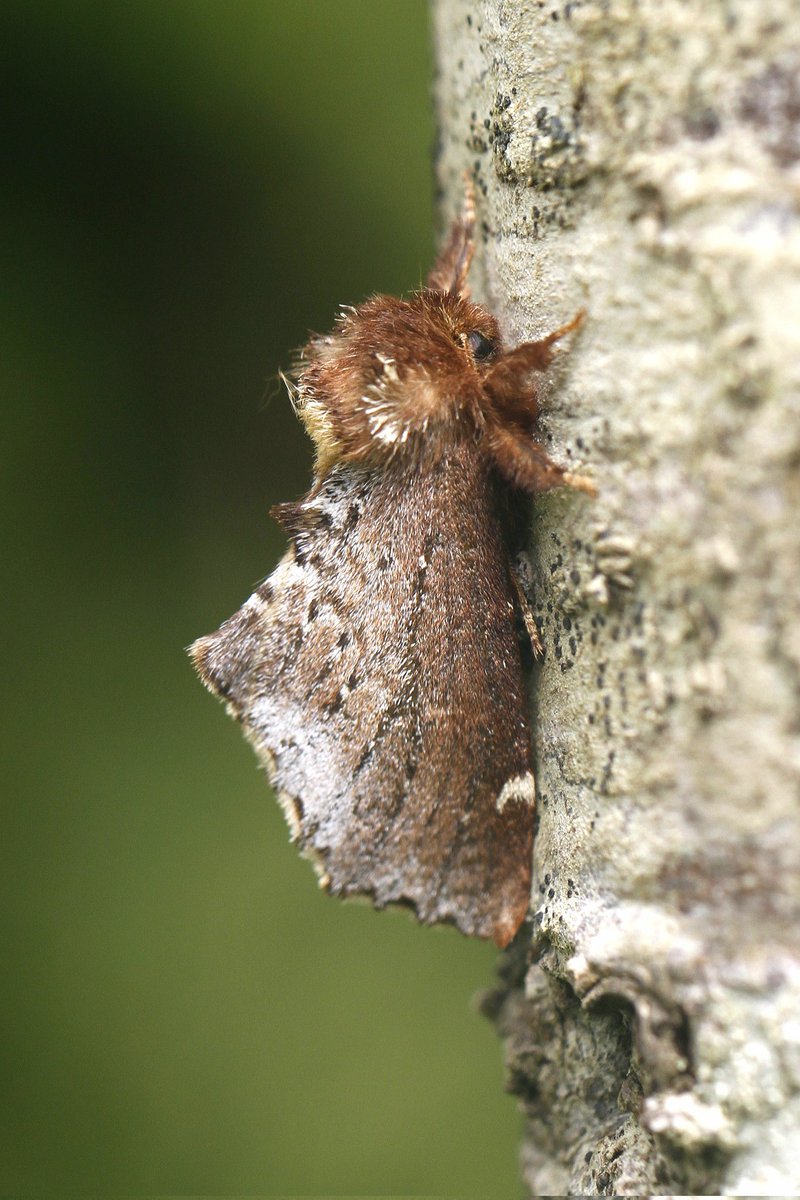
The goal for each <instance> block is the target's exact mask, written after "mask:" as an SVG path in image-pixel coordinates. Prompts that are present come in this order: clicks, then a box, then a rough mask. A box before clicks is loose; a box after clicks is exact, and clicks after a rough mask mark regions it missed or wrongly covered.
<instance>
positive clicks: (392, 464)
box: [190, 191, 593, 946]
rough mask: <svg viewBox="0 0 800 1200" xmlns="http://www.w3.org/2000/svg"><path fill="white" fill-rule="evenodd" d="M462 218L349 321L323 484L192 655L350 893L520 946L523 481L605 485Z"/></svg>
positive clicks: (329, 417)
mask: <svg viewBox="0 0 800 1200" xmlns="http://www.w3.org/2000/svg"><path fill="white" fill-rule="evenodd" d="M474 222H475V212H474V204H473V200H472V194H471V191H470V192H468V195H467V201H466V204H465V208H464V212H463V214H462V215H461V217H460V218H458V219H457V220H456V221H455V222H454V224H453V226H452V230H451V232H450V236H449V239H448V241H447V243H446V245H445V247H444V249H443V250H442V252H441V254H440V255H439V258H438V260H437V262H436V264H435V266H434V268H433V270H432V271H431V273H430V275H429V276H428V280H427V285H426V286H425V287H424V288H422V289H421V290H420V291H418V292H416V293H414V294H413V295H411V296H409V297H408V299H403V300H399V299H394V298H392V297H390V296H376V297H374V298H372V299H370V300H367V301H366V303H364V304H361V305H359V306H358V307H357V308H352V309H347V310H345V311H343V312H342V314H341V315H340V316H339V319H338V320H337V322H336V325H335V326H334V329H333V332H332V333H331V334H329V335H328V336H327V337H315V338H312V340H311V341H310V342H309V344H308V346H307V347H306V348H305V350H304V351H303V353H302V356H301V360H300V364H299V366H298V369H297V373H296V376H295V382H294V384H291V385H290V392H291V395H292V400H293V403H294V406H295V409H296V411H297V413H298V415H299V416H300V419H301V420H302V422H303V424H304V425H305V427H306V429H307V430H308V433H309V434H310V436H311V438H312V440H313V442H314V445H315V449H316V462H315V468H314V481H313V485H312V488H311V491H310V492H309V493H308V495H307V496H306V497H305V498H304V499H302V500H300V501H299V502H298V503H296V504H283V505H280V506H279V507H278V508H277V510H276V511H275V515H276V516H277V519H278V520H279V521H280V523H281V524H282V525H283V527H284V529H285V530H286V532H287V533H288V535H289V537H290V539H291V544H290V547H289V550H288V551H287V553H286V555H285V556H284V558H283V559H282V560H281V562H280V563H279V564H278V566H277V568H276V569H275V571H274V572H273V574H272V575H271V576H270V578H269V579H268V580H267V581H266V582H265V583H263V584H262V585H261V586H260V587H259V588H258V589H257V590H256V592H254V594H253V595H252V596H251V597H250V599H249V600H248V601H247V602H246V603H245V604H244V605H243V607H242V608H241V609H240V610H239V612H237V613H236V614H235V615H234V616H233V617H231V618H230V619H229V620H228V621H226V622H225V623H224V624H223V625H222V627H221V628H220V629H219V630H218V631H217V632H216V633H213V634H211V635H209V636H208V637H204V638H200V639H199V640H198V641H196V642H195V643H194V645H193V646H192V647H191V649H190V654H191V657H192V659H193V661H194V663H195V666H196V667H197V670H198V671H199V673H200V676H201V678H202V680H203V682H204V683H205V685H206V686H207V687H208V688H209V689H210V690H211V691H212V692H214V693H215V694H216V695H218V696H219V697H221V698H222V699H223V700H224V701H225V704H226V706H227V708H228V711H229V712H230V713H231V714H232V715H233V716H234V717H235V718H236V719H237V720H238V721H240V722H241V724H242V726H243V727H244V731H245V734H246V735H247V737H248V739H249V740H250V741H251V742H252V744H253V746H254V747H255V749H256V752H257V754H258V756H259V758H260V759H261V761H262V763H263V764H264V766H265V767H266V769H267V772H268V774H269V777H270V780H271V782H272V784H273V786H274V788H275V790H276V792H277V795H278V798H279V800H280V801H281V804H282V806H283V809H284V811H285V814H286V817H287V820H288V823H289V825H290V827H291V831H292V838H293V840H295V841H296V842H297V843H298V844H299V847H300V849H301V851H302V853H303V854H304V855H306V856H307V857H308V858H310V859H311V860H312V861H313V862H314V864H315V866H316V868H317V870H318V872H319V876H320V882H321V886H323V887H324V888H326V889H327V890H328V891H329V892H331V893H332V894H333V895H337V896H352V895H367V896H369V897H370V898H371V899H372V901H373V903H374V904H375V905H376V907H378V908H382V907H384V905H387V904H408V905H410V906H412V907H413V909H414V910H415V912H416V915H417V917H418V919H419V920H420V921H423V922H425V923H429V924H432V923H435V922H449V923H452V924H455V925H456V926H457V927H458V928H459V929H460V930H461V931H462V932H463V933H465V934H470V935H474V936H477V937H492V938H494V940H495V942H496V943H497V944H498V945H500V946H505V945H506V944H507V943H508V942H509V941H510V940H511V938H512V937H513V935H514V934H515V932H516V931H517V929H518V928H519V926H520V924H521V922H522V921H523V919H524V917H525V914H526V912H527V910H528V902H529V893H530V884H531V858H532V841H533V815H534V812H533V810H534V800H535V786H534V778H533V772H532V762H531V734H530V726H529V719H528V701H527V695H526V687H525V678H524V673H523V666H522V658H521V649H520V644H519V635H518V631H517V614H518V613H519V614H520V615H521V616H522V618H523V620H524V622H525V625H526V627H527V629H528V632H529V635H530V636H531V639H532V642H533V645H534V649H535V650H538V649H540V644H539V641H538V634H537V632H536V626H535V623H534V621H533V617H532V615H531V613H530V611H529V609H528V607H527V603H526V601H525V599H524V593H523V591H522V589H521V587H520V585H519V582H518V580H517V578H516V575H515V573H514V570H513V568H512V564H511V557H510V542H509V538H510V520H509V516H508V514H509V512H510V508H509V505H508V503H507V494H508V493H509V492H512V493H513V492H516V493H517V494H519V493H520V492H522V493H529V494H530V493H534V492H539V491H543V490H545V489H548V488H553V487H558V486H559V485H562V484H571V485H572V486H573V487H577V488H580V489H582V490H584V491H592V490H593V489H592V486H591V484H590V483H589V482H588V481H587V480H586V479H584V478H582V477H580V476H573V475H570V474H569V473H568V472H567V471H566V470H565V469H564V468H563V467H561V466H559V465H558V464H557V463H555V462H553V461H552V460H551V459H550V458H549V456H548V455H547V453H546V452H545V450H544V449H543V447H542V446H541V445H540V444H539V443H538V442H537V441H536V438H535V427H536V418H537V411H538V409H537V401H536V389H535V387H534V386H533V383H532V381H531V374H532V373H533V372H535V371H541V370H543V369H544V368H545V367H547V365H548V364H549V363H550V361H551V358H552V348H553V345H554V343H555V342H556V341H558V339H559V338H561V337H562V336H563V335H564V334H566V333H568V332H569V331H571V330H573V329H575V328H577V326H578V325H579V324H580V321H581V319H582V314H580V313H579V314H578V316H577V317H575V319H574V320H572V321H570V322H569V324H567V325H564V326H563V327H562V328H561V329H557V330H556V331H555V332H554V333H551V334H549V336H547V337H545V338H543V339H542V340H541V341H537V342H526V343H524V344H523V345H521V346H517V347H516V349H513V350H507V349H506V348H505V347H504V345H503V341H502V338H501V336H500V330H499V328H498V324H497V321H496V320H495V318H494V317H493V316H492V315H491V314H490V313H489V312H487V310H486V309H485V308H483V307H481V306H480V305H478V304H476V303H474V302H473V301H472V300H471V299H470V294H469V289H468V286H467V273H468V270H469V265H470V260H471V258H472V253H473V231H474Z"/></svg>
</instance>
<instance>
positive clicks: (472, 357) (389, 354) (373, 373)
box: [294, 287, 503, 473]
mask: <svg viewBox="0 0 800 1200" xmlns="http://www.w3.org/2000/svg"><path fill="white" fill-rule="evenodd" d="M502 353H503V344H502V338H501V336H500V330H499V327H498V324H497V321H496V320H495V318H494V317H493V316H492V315H491V313H490V312H488V311H487V310H486V309H485V308H483V307H482V306H481V305H479V304H476V303H474V301H472V300H471V299H469V298H468V297H467V296H462V295H459V294H458V293H456V292H453V291H442V290H440V289H437V288H431V287H425V288H422V289H421V290H420V291H418V292H415V293H413V294H412V295H411V296H408V297H406V298H405V299H397V298H395V297H392V296H374V297H372V298H371V299H370V300H367V301H366V302H365V303H364V304H361V305H359V306H358V307H357V308H352V309H347V310H345V311H343V312H342V313H341V314H340V316H339V319H338V321H337V323H336V325H335V327H334V329H333V331H332V332H331V333H330V334H329V335H328V336H326V337H317V338H314V339H312V341H311V342H310V343H309V345H308V346H307V347H306V348H305V350H304V351H303V355H302V358H301V361H300V364H299V370H298V371H297V373H296V377H295V379H296V384H295V398H294V402H295V407H296V409H297V412H298V414H299V415H300V417H301V419H302V420H303V422H304V424H305V426H306V428H307V430H308V432H309V434H310V435H311V437H312V439H313V441H314V443H315V445H316V449H317V470H318V472H319V473H324V472H325V470H326V469H327V467H329V466H330V465H332V464H333V463H334V462H336V461H340V460H342V459H349V460H353V459H363V460H381V459H385V458H387V457H394V456H396V455H398V454H403V453H409V454H413V455H415V456H416V457H419V456H420V455H421V454H424V453H425V452H427V451H430V452H434V453H435V452H436V451H437V447H438V449H439V452H441V449H442V447H444V446H445V445H447V444H449V443H450V440H451V439H452V438H453V437H460V436H463V435H464V434H465V433H474V431H475V430H479V429H480V428H481V426H482V425H483V420H484V418H483V408H484V403H483V396H484V381H485V378H486V376H487V373H488V372H489V371H490V370H491V368H492V366H493V364H495V363H496V362H497V361H498V359H499V358H500V357H501V355H502Z"/></svg>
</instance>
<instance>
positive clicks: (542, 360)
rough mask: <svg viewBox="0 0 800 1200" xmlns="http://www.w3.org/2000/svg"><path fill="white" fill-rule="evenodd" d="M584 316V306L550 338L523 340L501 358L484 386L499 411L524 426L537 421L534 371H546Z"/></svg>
mask: <svg viewBox="0 0 800 1200" xmlns="http://www.w3.org/2000/svg"><path fill="white" fill-rule="evenodd" d="M585 317H586V310H585V309H583V308H582V309H580V311H579V312H577V313H576V314H575V316H574V317H573V318H572V320H571V321H567V323H566V325H561V326H560V327H559V328H558V329H554V330H553V332H552V333H548V335H547V337H543V338H540V339H539V341H538V342H523V343H522V344H521V345H520V346H517V347H516V348H515V349H514V350H509V351H507V353H505V354H503V355H501V357H500V358H498V360H497V362H496V363H495V364H494V366H492V367H490V369H489V370H488V371H487V373H486V377H485V379H484V387H485V389H486V391H487V392H488V394H489V395H490V396H491V397H492V400H493V402H494V405H495V408H496V410H497V412H498V413H503V414H504V415H505V417H506V419H507V420H511V421H516V422H518V423H520V424H521V425H524V424H525V423H526V422H532V421H535V419H536V416H537V413H538V404H537V399H536V388H535V386H533V385H532V384H531V381H530V379H529V376H530V374H531V372H532V371H545V370H547V368H548V367H549V366H550V364H551V362H552V361H553V357H554V353H555V352H554V350H553V347H554V346H555V344H556V342H558V341H560V340H561V338H563V337H565V336H566V335H567V334H568V333H572V332H573V330H575V329H579V328H580V326H581V325H582V324H583V322H584V320H585Z"/></svg>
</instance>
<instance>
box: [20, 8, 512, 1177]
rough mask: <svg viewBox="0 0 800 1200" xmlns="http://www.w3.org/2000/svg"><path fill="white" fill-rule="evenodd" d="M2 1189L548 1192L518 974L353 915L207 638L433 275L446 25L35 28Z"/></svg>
mask: <svg viewBox="0 0 800 1200" xmlns="http://www.w3.org/2000/svg"><path fill="white" fill-rule="evenodd" d="M0 23H1V24H2V37H3V45H4V67H3V72H2V78H0V91H2V98H3V108H4V113H5V119H4V139H5V143H6V154H5V163H6V167H5V177H4V180H3V194H2V202H1V203H2V208H0V212H1V213H2V221H3V229H4V234H5V242H6V250H5V254H4V261H5V271H4V278H5V287H4V288H3V297H2V300H1V301H0V305H1V306H2V310H1V311H0V337H2V343H3V344H2V354H1V355H0V361H1V362H2V368H1V369H2V373H3V381H2V396H3V399H4V402H5V413H4V420H3V443H4V448H5V454H4V456H3V457H4V470H3V476H2V506H0V521H1V522H2V536H3V564H4V567H5V587H4V601H5V605H6V615H5V621H4V630H5V637H4V639H3V659H4V670H3V673H2V674H3V679H4V685H5V688H6V690H7V697H6V704H5V706H4V732H5V735H6V744H7V754H6V760H5V785H4V804H3V810H4V824H5V830H4V834H3V839H2V844H3V857H4V865H3V871H2V887H3V889H4V892H5V895H4V896H3V907H2V911H3V923H2V929H3V965H4V970H3V976H2V985H1V986H2V989H3V996H2V1004H3V1008H2V1014H3V1034H4V1036H3V1042H2V1056H3V1057H2V1071H1V1076H2V1085H1V1086H2V1134H0V1139H1V1141H0V1183H2V1187H3V1191H5V1192H12V1191H13V1192H31V1191H58V1190H81V1191H107V1192H129V1193H130V1192H161V1193H181V1192H184V1193H187V1192H194V1193H214V1192H217V1193H220V1192H228V1193H230V1192H250V1193H253V1192H295V1193H297V1192H305V1193H315V1192H344V1191H349V1192H356V1193H358V1192H384V1193H385V1192H391V1193H401V1192H406V1193H413V1192H427V1193H431V1192H450V1193H454V1192H467V1191H469V1192H473V1193H474V1192H479V1191H484V1192H486V1191H491V1192H492V1193H493V1194H498V1195H499V1194H504V1193H505V1194H512V1195H513V1194H516V1192H517V1182H516V1180H517V1172H516V1161H515V1160H516V1141H517V1134H518V1121H517V1118H516V1116H515V1106H514V1104H513V1102H512V1101H511V1100H510V1099H509V1098H508V1097H505V1096H503V1094H502V1067H501V1061H500V1049H499V1047H498V1045H497V1043H496V1040H495V1037H494V1034H493V1032H492V1031H491V1029H490V1028H489V1027H488V1025H486V1024H485V1023H484V1022H483V1021H482V1020H481V1019H480V1018H479V1017H478V1016H476V1015H475V1013H474V1012H473V1011H472V1009H471V1007H470V998H471V996H472V994H473V992H474V991H475V989H476V988H478V987H480V986H482V985H484V984H486V983H487V982H489V980H490V979H491V972H492V965H493V959H494V952H493V950H492V948H491V947H488V946H485V945H481V944H477V943H470V942H468V941H466V940H464V939H462V938H461V937H460V936H459V935H458V934H457V933H455V932H454V931H451V930H425V929H421V928H419V927H418V926H416V925H415V924H414V922H413V921H412V919H411V918H410V917H409V916H408V915H407V914H404V913H383V914H375V913H374V912H372V910H371V909H369V908H368V907H366V906H358V905H340V904H335V903H334V902H332V901H331V900H329V899H328V898H327V897H325V896H324V895H323V894H322V893H320V892H319V891H318V889H317V886H316V881H315V878H314V875H313V872H312V870H311V868H310V867H309V865H308V864H307V863H304V862H302V861H301V860H300V859H299V858H298V856H297V855H296V853H295V851H294V850H293V849H292V848H291V847H290V846H289V844H288V840H287V834H286V830H285V828H284V824H283V820H282V817H281V815H280V812H279V810H278V807H277V805H276V804H275V803H274V801H273V800H272V798H271V797H270V795H269V792H268V789H267V787H266V785H265V782H264V779H263V776H261V775H260V773H259V772H258V771H257V769H256V765H255V760H254V757H253V755H252V752H251V751H250V749H249V748H248V747H247V745H246V744H245V742H244V741H243V739H242V738H241V736H240V734H239V731H238V730H237V729H236V728H235V727H234V725H233V723H232V722H230V721H229V720H228V719H227V718H226V717H225V715H224V713H223V711H222V709H221V708H220V707H219V706H218V705H217V704H215V703H214V702H213V701H212V699H211V698H210V697H209V696H207V695H206V694H205V693H204V692H203V690H202V688H201V687H200V684H199V683H198V682H197V681H196V680H195V678H194V676H193V674H192V672H191V669H190V667H189V664H188V662H187V660H186V658H185V655H184V652H183V647H184V646H185V645H186V644H187V643H188V642H189V641H191V640H192V638H194V637H195V636H196V635H197V634H199V633H203V632H207V631H209V630H210V629H212V628H214V627H215V626H216V625H217V624H218V623H219V621H220V620H221V619H222V618H223V617H225V616H227V615H229V614H230V613H231V612H232V611H233V609H234V608H235V607H236V606H237V605H238V604H239V603H240V602H241V601H242V600H243V599H244V597H245V596H246V595H247V594H249V591H250V590H251V588H252V585H253V583H254V582H256V581H257V580H258V579H259V578H260V577H262V576H263V575H265V574H266V573H267V572H268V571H269V570H270V569H271V567H272V566H273V565H274V562H275V560H276V558H277V556H278V554H279V553H280V550H281V540H280V536H279V534H278V532H277V530H276V528H275V527H274V525H272V524H271V523H270V521H269V520H268V518H267V510H268V508H269V506H270V505H271V504H272V503H274V502H275V501H277V500H281V499H289V498H291V497H293V496H297V495H299V494H300V493H301V492H302V491H303V490H304V488H305V486H306V482H307V478H308V471H309V463H310V454H309V449H308V446H307V445H306V442H305V439H304V436H303V435H302V433H301V432H300V431H299V429H298V428H297V427H296V423H295V421H294V418H293V416H292V414H291V409H290V406H289V404H288V403H287V401H286V399H285V397H284V396H282V395H281V394H280V389H279V388H278V386H277V383H276V381H275V375H276V372H277V370H278V368H279V367H280V366H286V365H287V364H288V363H289V361H290V359H291V352H292V350H293V348H294V347H296V346H298V345H299V344H301V343H302V342H303V341H304V340H305V337H306V334H307V331H308V329H309V328H316V329H321V330H324V329H325V328H326V327H328V326H329V325H330V323H331V320H332V316H333V314H334V312H335V309H336V307H337V305H338V304H340V303H342V302H353V301H356V300H358V299H360V298H362V297H363V296H364V295H366V294H367V293H369V292H370V291H372V290H387V291H402V290H408V289H409V288H410V287H413V286H415V285H416V284H417V283H418V282H419V280H420V278H421V277H422V275H423V273H424V271H425V270H426V268H427V266H428V264H429V262H430V259H431V256H432V252H433V232H432V231H433V226H434V221H433V213H432V203H431V193H432V186H431V168H430V153H431V145H432V142H433V127H432V118H431V112H430V103H429V72H430V61H429V50H428V28H427V14H426V8H425V4H424V3H423V0H381V3H375V2H374V0H335V2H333V0H329V2H323V0H317V2H314V0H292V3H291V4H286V3H278V2H277V0H269V2H268V0H227V2H225V3H222V2H221V0H220V2H209V0H171V2H170V3H166V4H165V3H163V0H158V2H155V0H153V2H151V0H135V2H134V3H130V4H122V3H119V2H111V3H109V2H108V0H96V2H92V3H89V2H85V0H70V2H69V3H66V4H65V3H64V2H63V0H58V2H51V0H35V2H34V3H31V0H21V2H15V0H5V2H4V4H3V6H2V10H1V11H0Z"/></svg>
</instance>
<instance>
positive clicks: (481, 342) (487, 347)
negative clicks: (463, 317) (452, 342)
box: [467, 329, 495, 362]
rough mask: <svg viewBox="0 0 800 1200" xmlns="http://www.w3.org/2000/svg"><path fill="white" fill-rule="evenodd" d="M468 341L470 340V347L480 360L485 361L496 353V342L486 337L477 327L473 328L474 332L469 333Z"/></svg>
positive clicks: (474, 355)
mask: <svg viewBox="0 0 800 1200" xmlns="http://www.w3.org/2000/svg"><path fill="white" fill-rule="evenodd" d="M467 341H468V342H469V348H470V350H471V351H472V355H473V357H474V358H477V359H478V361H479V362H485V361H486V359H487V358H491V357H492V355H493V354H494V351H495V345H494V342H492V341H490V340H489V338H487V337H484V336H483V334H482V333H479V332H478V330H477V329H473V331H472V333H468V334H467Z"/></svg>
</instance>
